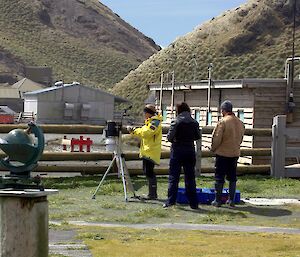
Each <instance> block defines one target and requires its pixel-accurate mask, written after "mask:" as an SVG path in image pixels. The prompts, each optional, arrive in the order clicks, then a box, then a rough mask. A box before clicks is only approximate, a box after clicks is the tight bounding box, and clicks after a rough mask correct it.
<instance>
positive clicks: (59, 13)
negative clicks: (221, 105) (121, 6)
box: [0, 0, 160, 86]
mask: <svg viewBox="0 0 300 257" xmlns="http://www.w3.org/2000/svg"><path fill="white" fill-rule="evenodd" d="M0 13H1V15H0V33H1V37H0V73H2V74H3V73H6V74H19V75H22V73H23V69H24V65H40V66H50V67H53V70H54V75H55V77H56V78H57V79H60V78H62V79H64V80H69V81H74V80H77V81H82V82H86V83H91V84H93V85H99V84H102V85H105V86H111V85H113V84H114V83H116V82H118V81H120V80H121V79H122V78H124V76H125V75H126V74H127V73H128V72H129V71H130V70H132V69H135V68H136V67H137V66H138V64H140V63H141V62H142V61H143V60H145V59H147V58H148V57H149V56H151V55H152V54H154V53H156V52H157V51H158V50H160V47H159V46H157V45H156V44H155V43H154V41H153V40H152V39H150V38H148V37H146V36H145V35H143V34H142V33H141V32H139V31H138V30H136V29H135V28H133V27H132V26H130V25H129V24H128V23H126V22H125V21H123V20H122V19H121V18H120V17H119V16H118V15H117V14H115V13H113V12H112V11H111V10H110V9H109V8H107V7H106V6H105V5H103V4H101V3H100V2H99V1H97V0H31V1H22V0H0Z"/></svg>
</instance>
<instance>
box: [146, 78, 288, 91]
mask: <svg viewBox="0 0 300 257" xmlns="http://www.w3.org/2000/svg"><path fill="white" fill-rule="evenodd" d="M208 82H209V81H208V80H201V81H193V82H176V83H175V84H174V89H175V90H194V89H207V88H208V87H209V83H208ZM284 83H286V79H260V78H258V79H229V80H212V83H211V88H216V89H217V88H224V89H225V88H256V87H272V88H273V87H276V86H279V87H281V86H282V85H283V84H284ZM148 88H149V89H150V90H161V84H160V83H153V84H149V85H148ZM162 89H163V90H172V84H171V83H164V84H163V86H162Z"/></svg>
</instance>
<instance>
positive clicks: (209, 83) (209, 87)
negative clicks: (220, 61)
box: [207, 63, 213, 111]
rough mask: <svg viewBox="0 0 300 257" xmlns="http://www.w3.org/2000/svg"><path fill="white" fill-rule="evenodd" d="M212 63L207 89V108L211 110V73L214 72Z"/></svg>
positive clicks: (209, 68) (209, 66)
mask: <svg viewBox="0 0 300 257" xmlns="http://www.w3.org/2000/svg"><path fill="white" fill-rule="evenodd" d="M212 67H213V65H212V63H210V64H209V65H208V91H207V110H208V111H210V98H211V84H212V83H211V82H212V81H211V73H212Z"/></svg>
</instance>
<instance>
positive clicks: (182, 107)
mask: <svg viewBox="0 0 300 257" xmlns="http://www.w3.org/2000/svg"><path fill="white" fill-rule="evenodd" d="M176 112H177V114H180V113H182V112H191V109H190V107H189V106H188V104H187V103H185V102H182V103H180V104H176Z"/></svg>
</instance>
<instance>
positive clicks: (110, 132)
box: [105, 120, 121, 137]
mask: <svg viewBox="0 0 300 257" xmlns="http://www.w3.org/2000/svg"><path fill="white" fill-rule="evenodd" d="M120 130H121V126H120V125H119V124H117V122H115V121H111V120H109V121H107V125H106V129H105V137H119V135H120Z"/></svg>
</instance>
